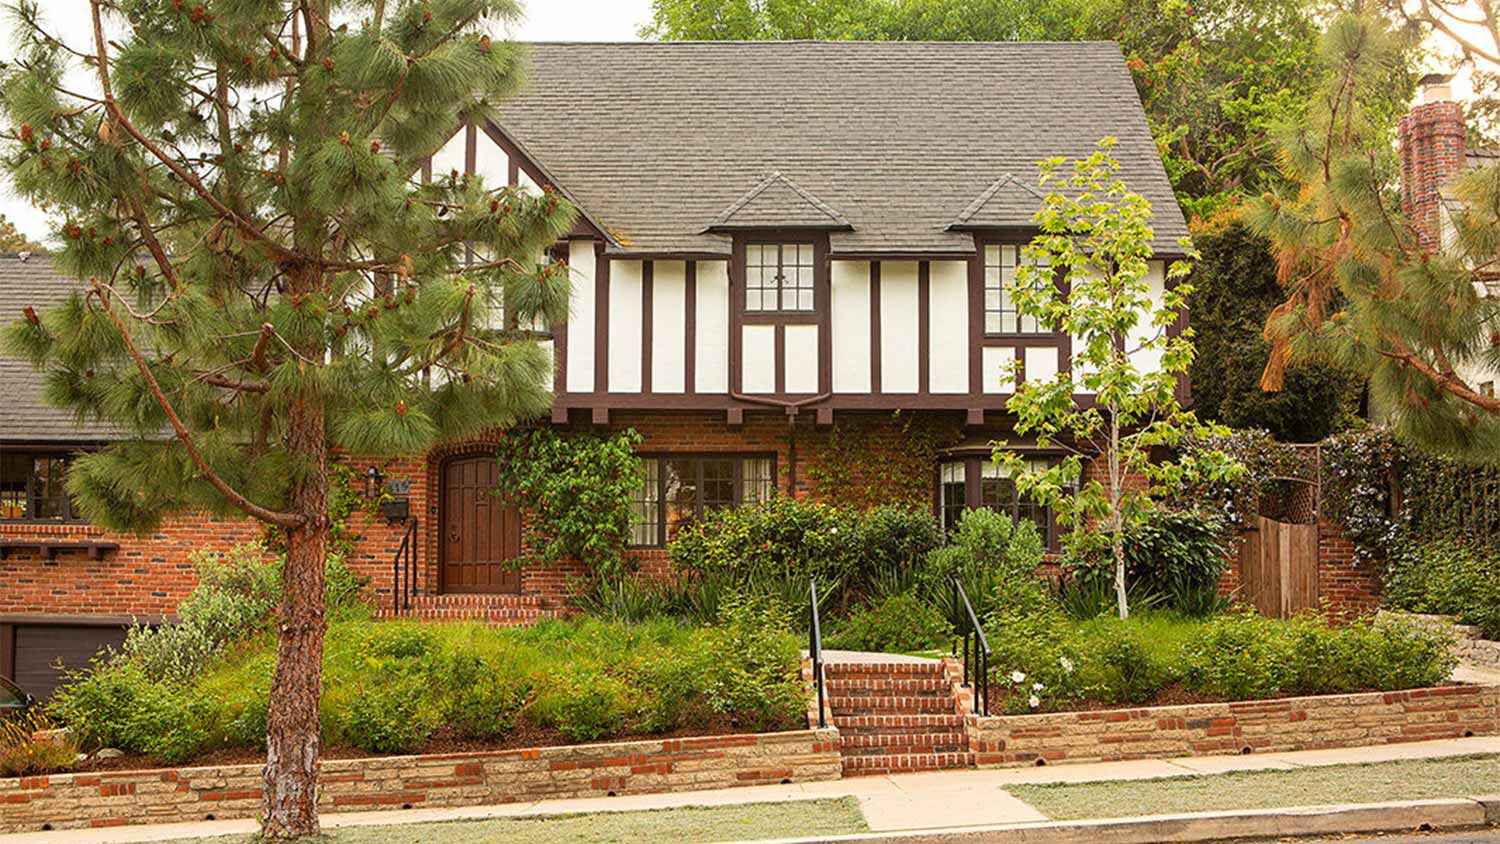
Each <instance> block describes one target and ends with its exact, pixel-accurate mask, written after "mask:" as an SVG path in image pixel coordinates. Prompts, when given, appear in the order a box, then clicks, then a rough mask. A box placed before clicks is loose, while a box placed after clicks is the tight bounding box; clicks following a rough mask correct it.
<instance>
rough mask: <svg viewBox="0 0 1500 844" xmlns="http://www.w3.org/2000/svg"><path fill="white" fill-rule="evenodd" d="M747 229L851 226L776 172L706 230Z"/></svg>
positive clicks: (723, 213)
mask: <svg viewBox="0 0 1500 844" xmlns="http://www.w3.org/2000/svg"><path fill="white" fill-rule="evenodd" d="M747 228H809V229H848V228H850V225H849V221H848V220H847V219H845V217H844V215H843V214H840V213H839V212H838V211H835V210H834V209H833V207H832V206H830V205H829V204H828V203H826V202H824V201H823V200H821V199H819V198H818V197H816V196H814V195H813V194H812V192H811V191H808V190H805V189H803V188H802V187H800V186H798V185H797V183H796V182H793V181H792V180H791V179H788V178H787V177H786V176H784V175H782V173H781V172H780V171H776V172H773V173H771V175H769V176H767V177H765V178H764V179H762V180H761V181H760V183H759V184H757V185H756V186H755V187H753V188H751V189H750V190H749V191H748V192H747V193H746V194H745V195H744V196H742V197H740V198H739V199H736V200H735V201H734V202H732V203H730V205H729V207H728V208H725V209H724V210H723V211H721V212H720V213H719V216H717V217H715V218H714V219H713V222H711V223H709V224H708V225H707V226H706V227H704V229H703V231H705V232H710V231H723V230H726V229H747Z"/></svg>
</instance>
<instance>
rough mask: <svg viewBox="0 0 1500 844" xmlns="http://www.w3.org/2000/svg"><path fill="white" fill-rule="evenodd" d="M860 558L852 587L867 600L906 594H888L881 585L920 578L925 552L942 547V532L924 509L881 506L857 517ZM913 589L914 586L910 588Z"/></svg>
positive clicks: (891, 592) (891, 505) (889, 592)
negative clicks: (867, 598)
mask: <svg viewBox="0 0 1500 844" xmlns="http://www.w3.org/2000/svg"><path fill="white" fill-rule="evenodd" d="M856 542H857V548H858V552H859V554H860V556H859V562H858V565H857V570H856V572H855V583H854V584H853V585H854V587H855V588H856V589H857V590H859V591H860V592H861V593H862V594H864V595H865V596H866V597H869V598H874V599H878V598H884V597H887V596H889V595H892V594H895V593H897V592H904V591H908V587H906V586H903V587H901V588H898V589H895V590H894V591H888V590H889V589H890V587H889V586H888V585H887V586H885V590H882V589H881V588H880V585H881V583H882V582H884V584H889V583H890V582H892V581H893V580H894V581H896V582H905V583H911V579H912V578H915V577H917V576H919V575H920V572H921V569H922V567H923V563H924V561H925V558H926V556H927V553H928V552H929V551H932V550H933V549H935V548H939V547H941V546H942V544H943V528H942V526H941V525H939V524H938V521H937V519H935V518H933V515H932V513H931V512H930V511H928V510H926V509H914V508H911V507H903V506H899V505H894V504H885V505H881V506H879V507H875V508H872V509H870V510H868V511H866V512H865V513H863V514H861V516H860V517H859V523H858V533H857V536H856ZM912 585H914V584H912Z"/></svg>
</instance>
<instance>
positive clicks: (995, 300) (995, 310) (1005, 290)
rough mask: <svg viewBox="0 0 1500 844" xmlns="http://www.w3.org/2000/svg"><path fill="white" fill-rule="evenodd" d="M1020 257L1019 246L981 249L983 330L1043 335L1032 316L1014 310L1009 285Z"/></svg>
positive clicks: (1013, 300) (1011, 282)
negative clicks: (982, 252) (982, 264)
mask: <svg viewBox="0 0 1500 844" xmlns="http://www.w3.org/2000/svg"><path fill="white" fill-rule="evenodd" d="M1021 260H1023V259H1022V258H1021V255H1020V247H1018V246H1015V245H1011V244H1006V245H999V246H986V247H985V248H984V333H986V334H1043V333H1046V329H1045V328H1044V327H1043V326H1042V325H1041V324H1040V323H1039V322H1038V321H1037V318H1036V317H1033V316H1026V315H1024V314H1021V313H1019V312H1018V311H1017V310H1016V302H1015V298H1014V293H1013V291H1012V288H1013V287H1014V286H1015V283H1016V267H1017V265H1018V263H1019V262H1020V261H1021Z"/></svg>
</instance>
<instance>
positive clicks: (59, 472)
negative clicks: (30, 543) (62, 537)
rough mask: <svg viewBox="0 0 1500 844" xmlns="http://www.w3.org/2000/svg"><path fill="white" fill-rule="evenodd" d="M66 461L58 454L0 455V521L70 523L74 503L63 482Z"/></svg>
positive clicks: (66, 468)
mask: <svg viewBox="0 0 1500 844" xmlns="http://www.w3.org/2000/svg"><path fill="white" fill-rule="evenodd" d="M68 460H69V457H68V455H66V454H63V453H61V452H26V451H12V450H10V449H6V450H5V452H4V453H3V454H0V521H7V522H48V521H52V522H62V521H72V520H73V519H74V518H76V517H75V516H74V515H73V501H72V499H70V498H69V497H68V491H67V489H66V488H65V487H64V486H63V481H64V480H65V479H66V478H67V475H68Z"/></svg>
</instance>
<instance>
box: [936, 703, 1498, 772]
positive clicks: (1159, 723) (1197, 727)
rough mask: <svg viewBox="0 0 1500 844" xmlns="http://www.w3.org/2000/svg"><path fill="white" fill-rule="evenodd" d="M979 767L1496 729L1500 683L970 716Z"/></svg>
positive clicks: (1371, 741)
mask: <svg viewBox="0 0 1500 844" xmlns="http://www.w3.org/2000/svg"><path fill="white" fill-rule="evenodd" d="M965 727H966V729H967V731H968V736H969V749H970V750H971V751H972V752H973V753H974V759H975V763H976V764H977V765H978V766H979V767H981V768H984V767H1010V766H1017V765H1045V764H1050V763H1061V762H1113V761H1120V760H1126V759H1166V758H1172V757H1182V756H1213V755H1225V754H1234V753H1266V752H1281V751H1292V750H1322V749H1329V748H1343V747H1364V746H1368V745H1379V744H1394V743H1398V742H1411V741H1429V740H1432V739H1445V738H1462V737H1467V736H1480V735H1494V734H1496V733H1497V732H1500V685H1451V686H1439V687H1435V688H1426V689H1410V690H1407V691H1399V692H1360V693H1358V694H1348V695H1316V696H1311V697H1293V698H1279V699H1271V700H1247V701H1236V702H1233V703H1200V704H1188V705H1183V706H1156V707H1146V708H1135V709H1110V710H1099V711H1082V712H1077V711H1075V712H1052V713H1044V714H1038V715H997V716H989V717H978V716H974V715H972V714H971V715H969V716H967V718H966V719H965Z"/></svg>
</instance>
